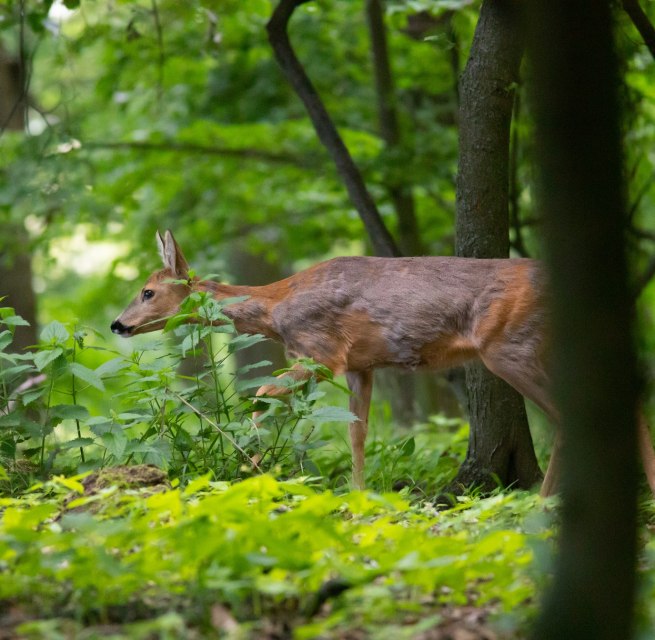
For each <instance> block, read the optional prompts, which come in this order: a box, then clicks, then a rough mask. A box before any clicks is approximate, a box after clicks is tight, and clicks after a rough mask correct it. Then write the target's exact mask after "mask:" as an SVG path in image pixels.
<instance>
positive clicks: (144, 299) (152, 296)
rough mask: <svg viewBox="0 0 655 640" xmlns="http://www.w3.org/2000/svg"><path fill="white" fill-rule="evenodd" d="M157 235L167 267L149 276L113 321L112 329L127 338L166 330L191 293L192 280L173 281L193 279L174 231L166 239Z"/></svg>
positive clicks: (166, 235)
mask: <svg viewBox="0 0 655 640" xmlns="http://www.w3.org/2000/svg"><path fill="white" fill-rule="evenodd" d="M156 238H157V246H158V248H159V254H160V255H161V258H162V260H163V262H164V268H163V269H161V270H159V271H155V272H154V273H153V274H152V275H151V276H150V277H149V278H148V280H147V281H146V283H145V285H143V288H142V289H141V291H140V292H139V294H138V295H137V296H136V298H134V300H132V302H130V304H129V305H128V306H127V308H126V309H125V311H123V313H121V314H120V315H119V316H118V318H116V320H114V322H112V323H111V330H112V331H113V332H114V333H117V334H118V335H120V336H122V337H124V338H129V337H131V336H134V335H136V334H137V333H147V332H149V331H156V330H157V329H163V328H164V325H165V324H166V321H167V320H168V318H170V317H171V316H172V315H175V314H176V313H177V312H178V310H179V308H180V303H181V302H182V300H184V298H186V297H187V296H188V295H189V293H190V292H191V288H190V285H189V284H188V283H185V284H181V283H176V282H172V281H173V280H188V278H189V265H188V264H187V261H186V259H185V257H184V254H183V253H182V250H181V249H180V247H179V246H178V244H177V242H175V238H174V237H173V234H172V233H171V232H170V231H166V233H165V234H164V237H163V238H162V237H161V234H160V233H159V231H157V234H156Z"/></svg>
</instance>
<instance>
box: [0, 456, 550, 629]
mask: <svg viewBox="0 0 655 640" xmlns="http://www.w3.org/2000/svg"><path fill="white" fill-rule="evenodd" d="M147 469H149V468H146V470H147ZM122 470H123V472H124V473H125V474H126V477H127V479H128V480H129V478H130V477H131V476H132V475H134V477H136V478H138V476H139V473H141V474H142V473H143V468H142V467H141V468H140V467H136V468H122ZM120 472H121V471H120V470H119V471H115V472H114V473H115V474H119V473H120ZM83 483H84V484H83ZM174 484H175V483H174ZM0 504H2V507H3V510H4V511H3V514H2V520H1V522H0V567H1V572H2V578H1V581H0V603H1V604H2V605H3V606H0V611H5V612H8V613H5V615H4V619H3V618H0V619H1V620H2V622H3V624H4V626H5V628H7V627H8V626H12V628H13V630H14V632H15V633H16V634H18V636H19V637H26V638H55V637H80V638H82V637H85V638H92V637H105V636H107V635H109V636H110V637H115V638H123V637H130V638H150V637H167V638H178V637H179V638H183V637H229V638H267V637H271V638H273V637H289V638H291V637H293V638H299V639H300V638H306V639H310V638H321V637H325V638H331V637H362V638H368V637H370V638H391V637H397V638H417V637H420V635H419V634H420V633H421V632H422V631H424V630H426V629H430V628H433V627H436V626H438V625H439V623H440V622H441V623H444V622H445V621H447V620H448V619H449V617H451V616H452V615H456V614H454V613H453V612H457V611H458V610H468V611H472V610H475V611H479V612H480V614H479V616H480V619H481V620H483V621H484V624H485V625H486V624H494V625H495V626H496V627H497V628H498V629H501V630H503V631H502V633H503V634H505V635H503V636H502V637H508V638H509V637H520V633H521V630H522V629H525V625H526V624H527V622H528V621H529V619H530V617H531V615H532V614H533V612H534V603H535V600H534V596H535V590H536V589H537V588H538V587H540V586H541V585H542V583H543V581H544V575H545V573H546V570H547V567H548V564H549V557H550V548H551V544H552V543H551V533H552V530H551V514H550V510H549V509H548V508H547V507H546V506H545V505H544V503H543V502H542V501H541V500H540V499H539V498H537V497H536V496H535V495H533V494H527V493H514V494H511V495H502V494H499V495H497V496H494V497H491V498H487V499H483V500H465V501H463V502H461V504H460V505H459V506H458V507H457V508H456V509H452V510H450V511H447V512H442V513H439V512H436V511H435V510H434V509H433V508H432V507H431V505H429V504H425V503H422V504H421V505H411V504H410V503H409V502H408V501H407V500H406V499H404V498H402V497H400V496H399V495H398V494H374V493H361V492H351V493H347V494H344V495H335V494H334V493H332V492H330V491H320V490H318V491H317V490H315V489H313V488H311V487H310V486H308V484H307V483H306V482H304V481H279V480H276V479H274V478H273V477H272V476H270V475H261V476H257V477H253V478H250V479H247V480H244V481H241V482H236V483H233V484H228V483H222V482H213V481H210V480H209V478H208V477H207V476H202V477H199V478H197V479H196V480H195V481H193V482H191V483H189V484H187V485H186V487H184V488H182V487H180V486H174V487H172V486H170V485H168V484H167V481H166V480H165V475H163V476H162V478H161V482H160V483H157V482H155V483H152V482H151V483H150V484H149V485H148V486H147V487H145V488H136V487H133V488H130V487H129V482H127V484H125V483H123V482H117V481H116V478H115V477H114V478H113V479H112V478H109V479H106V478H105V481H104V482H103V481H99V480H98V478H95V477H94V478H93V482H91V483H89V482H88V478H87V479H85V480H82V479H81V478H79V477H78V478H76V477H72V478H63V477H56V478H54V479H53V480H51V481H48V482H46V483H43V484H38V485H36V486H35V487H33V488H32V489H31V490H30V491H29V492H27V493H25V494H24V495H23V496H21V497H20V498H5V499H3V500H2V502H0ZM12 616H13V618H12ZM10 618H11V619H10ZM346 631H348V632H349V633H354V632H355V631H357V632H358V633H360V635H352V636H344V635H343V634H344V633H346ZM77 634H80V635H77Z"/></svg>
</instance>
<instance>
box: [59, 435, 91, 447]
mask: <svg viewBox="0 0 655 640" xmlns="http://www.w3.org/2000/svg"><path fill="white" fill-rule="evenodd" d="M93 443H94V440H93V438H75V439H73V440H69V441H68V442H64V443H63V444H62V445H60V446H61V448H62V449H79V448H80V447H87V446H88V445H90V444H93Z"/></svg>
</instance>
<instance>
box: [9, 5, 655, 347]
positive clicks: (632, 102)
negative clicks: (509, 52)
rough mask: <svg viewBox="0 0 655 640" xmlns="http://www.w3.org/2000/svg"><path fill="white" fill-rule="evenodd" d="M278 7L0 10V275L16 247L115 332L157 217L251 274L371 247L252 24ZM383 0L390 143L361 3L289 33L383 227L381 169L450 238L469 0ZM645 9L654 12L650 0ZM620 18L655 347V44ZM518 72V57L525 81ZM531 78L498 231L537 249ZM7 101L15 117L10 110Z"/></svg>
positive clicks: (206, 259)
mask: <svg viewBox="0 0 655 640" xmlns="http://www.w3.org/2000/svg"><path fill="white" fill-rule="evenodd" d="M273 7H274V3H272V2H270V1H269V0H213V1H211V0H189V1H188V2H183V3H182V2H177V1H176V0H140V1H134V0H114V1H92V0H81V1H80V0H64V1H59V0H58V1H57V2H52V1H51V0H41V1H38V0H10V1H7V2H4V3H3V4H2V6H0V47H1V51H2V64H3V67H4V69H3V73H2V75H1V78H0V82H2V83H4V85H5V86H4V87H3V90H4V94H5V95H6V96H11V95H17V96H18V98H20V97H23V98H24V100H23V101H22V102H21V101H20V100H14V102H13V103H12V102H7V101H6V102H7V104H5V107H4V113H3V114H2V115H3V122H2V136H1V137H0V145H1V148H2V153H1V154H0V224H1V225H2V227H1V228H2V233H1V234H0V259H1V260H2V265H3V268H4V269H5V271H3V272H2V274H0V277H2V278H3V279H4V280H5V281H4V282H0V288H1V289H3V290H4V289H6V288H8V287H9V280H10V279H12V276H11V274H12V269H14V272H15V270H17V269H20V262H19V260H18V258H17V256H18V255H19V254H20V253H22V254H23V255H24V254H25V253H27V254H28V256H29V259H30V262H31V265H32V268H33V271H34V278H33V284H34V287H35V291H36V296H37V300H38V305H37V307H38V320H39V321H40V322H41V323H42V324H45V323H46V322H48V321H51V320H53V319H57V320H60V321H63V322H76V323H79V324H82V325H86V326H89V327H92V328H93V329H95V330H97V331H99V332H100V334H101V335H102V338H103V339H106V340H107V341H108V343H109V344H110V345H111V346H113V347H117V346H118V341H117V339H114V338H113V337H110V335H109V331H108V325H109V322H110V321H111V320H112V319H113V318H114V317H115V315H116V314H117V312H118V311H119V310H120V309H121V308H122V307H123V306H124V305H125V303H126V302H127V300H128V299H130V298H131V297H132V295H133V294H134V291H135V289H136V288H137V287H138V286H140V284H139V283H140V281H141V279H142V278H143V277H144V276H145V275H146V274H147V273H148V272H149V271H151V270H152V269H154V268H156V267H158V257H157V255H156V251H155V244H154V238H153V236H154V232H155V230H156V229H165V228H171V229H173V230H174V231H175V233H176V237H177V239H178V241H179V242H180V244H181V246H182V247H183V248H184V251H185V253H186V254H187V258H188V259H189V261H190V262H191V264H193V265H194V268H195V269H196V271H197V272H198V273H200V274H203V273H219V274H221V276H222V277H224V278H225V279H226V280H228V281H233V282H235V281H238V282H242V283H250V284H257V283H261V282H264V281H270V280H275V279H279V278H280V277H282V276H284V275H285V274H288V273H291V272H293V271H295V270H298V269H299V268H302V267H305V266H307V265H309V264H311V263H313V262H315V261H318V260H320V259H323V258H326V257H329V256H331V255H335V254H352V253H366V252H370V247H369V245H368V243H367V238H366V237H365V233H364V230H363V226H362V224H361V222H360V219H359V217H358V215H357V213H356V211H355V210H354V208H353V206H352V205H351V203H350V202H349V200H348V197H347V194H346V192H345V190H344V188H343V187H342V185H341V184H340V182H339V180H338V178H337V176H336V172H335V170H334V167H333V165H332V163H331V161H330V160H329V158H328V156H327V154H326V152H325V151H324V149H323V148H322V146H321V145H320V143H319V142H318V140H317V138H316V135H315V132H314V129H313V127H312V125H311V123H310V121H309V119H308V118H307V116H306V113H305V111H304V108H303V107H302V104H301V103H300V101H299V100H298V98H297V97H296V95H295V94H294V93H293V91H292V90H291V88H290V87H289V85H288V84H287V82H286V80H285V79H284V78H283V76H282V74H281V72H280V70H279V69H278V67H277V65H276V63H275V61H274V59H273V55H272V52H271V49H270V46H269V44H268V41H267V38H266V31H265V24H266V22H267V20H268V19H269V17H270V15H271V11H272V9H273ZM385 8H386V12H385V20H386V30H387V37H388V40H389V50H390V53H389V57H390V62H391V65H392V68H393V73H394V82H395V92H394V95H393V96H392V104H393V106H394V107H395V108H396V110H397V115H398V119H399V125H400V140H399V142H398V144H395V145H388V144H385V142H384V140H383V137H382V136H381V134H380V127H379V123H378V115H377V107H376V100H377V96H376V93H375V86H374V81H373V71H372V64H373V63H372V54H371V38H370V33H369V30H368V27H367V23H366V15H365V3H359V2H352V1H351V0H320V1H317V2H311V3H308V4H306V5H303V6H301V7H300V8H299V9H298V10H297V11H296V12H295V14H294V17H293V20H292V22H291V27H290V30H291V38H292V41H293V44H294V46H295V47H296V49H297V52H298V54H299V57H300V59H301V60H302V62H303V64H304V65H305V66H306V69H307V71H308V74H309V76H310V77H311V78H312V80H313V82H314V83H315V85H316V87H317V89H318V91H319V93H320V95H321V96H322V98H323V99H324V101H325V103H326V106H327V108H328V110H329V112H330V114H331V115H332V117H333V118H334V120H335V122H336V123H337V125H338V127H339V130H340V132H341V134H342V135H343V137H344V139H345V141H346V143H347V145H348V147H349V149H350V151H351V152H352V154H353V155H354V157H355V159H356V161H357V163H358V164H359V166H360V167H361V169H362V171H363V174H364V177H365V179H366V182H367V186H368V187H369V189H370V191H371V193H372V194H373V196H374V199H375V201H376V203H377V205H378V207H379V209H380V211H381V213H382V216H383V218H384V220H385V222H386V223H387V225H388V226H389V228H390V229H391V231H392V233H394V234H396V233H397V218H396V215H395V211H394V203H393V199H392V197H391V194H390V187H391V186H393V185H398V184H401V185H403V187H405V188H407V189H408V190H409V191H410V192H411V196H412V198H413V201H414V206H415V210H416V214H417V217H418V225H419V235H420V243H421V246H422V247H423V249H424V251H425V253H427V254H434V255H437V254H446V255H447V254H451V253H452V252H453V229H454V209H455V173H456V163H457V107H458V96H457V79H458V76H459V73H460V72H461V70H462V69H463V66H464V64H465V62H466V59H467V54H468V49H469V46H470V43H471V39H472V35H473V30H474V27H475V23H476V19H477V15H478V9H479V2H476V1H469V0H432V1H427V0H412V1H410V0H392V1H390V2H388V3H386V5H385ZM644 8H645V10H646V11H650V13H651V14H653V15H654V17H655V10H651V5H645V7H644ZM618 14H619V21H618V39H619V44H620V48H621V53H622V56H623V64H624V77H625V81H626V84H625V91H624V97H625V103H626V106H627V107H628V108H627V109H626V120H625V141H626V151H627V156H628V163H627V166H628V171H629V175H628V180H629V189H630V193H629V198H630V203H631V207H630V212H631V214H630V218H629V219H628V220H626V232H627V234H628V237H629V238H630V240H631V244H632V248H633V250H634V251H633V256H634V264H635V286H636V287H637V288H638V289H639V290H640V291H641V297H640V302H641V303H642V304H641V308H642V313H641V314H640V317H641V319H642V321H643V322H644V326H645V328H646V329H647V330H645V331H643V332H642V336H641V342H642V345H641V346H642V347H643V353H644V354H645V355H646V356H648V355H650V354H652V353H653V352H654V351H655V333H654V332H653V331H651V330H650V328H651V319H650V316H649V310H650V309H651V308H652V306H653V303H655V300H654V299H653V298H654V296H655V289H654V288H653V287H649V286H647V283H648V282H650V275H651V274H652V273H653V272H655V262H654V261H653V260H654V254H655V251H654V247H653V243H654V241H655V233H654V232H652V231H649V229H652V228H654V227H655V224H654V223H655V220H654V219H653V218H654V217H655V200H654V197H655V188H654V185H653V179H652V178H653V171H654V162H655V154H654V152H653V149H654V148H655V145H654V144H653V142H654V140H653V139H654V138H655V110H654V107H653V100H652V97H653V92H654V91H655V89H653V87H655V82H653V79H654V78H653V73H654V71H653V58H652V56H651V54H650V53H649V51H648V49H647V48H646V47H645V46H644V45H643V43H642V40H641V37H640V36H639V34H638V33H637V31H636V30H635V29H634V27H633V26H632V24H631V22H630V20H629V19H628V17H627V16H626V15H624V14H623V13H621V12H618ZM529 74H530V70H529V68H527V67H525V65H524V69H523V72H522V75H523V79H524V80H527V79H529ZM12 92H13V93H12ZM525 93H526V92H525V90H524V87H523V86H521V87H519V91H518V94H517V95H518V99H517V104H516V109H515V118H514V123H513V136H512V146H513V148H512V159H513V160H512V185H513V193H512V197H511V215H512V244H513V250H514V252H515V253H516V254H517V255H530V256H534V257H538V254H539V248H538V245H539V229H540V223H539V212H538V211H536V210H535V207H534V205H533V197H532V191H533V189H532V183H533V176H532V163H531V153H532V149H531V143H530V127H531V125H530V109H529V104H528V102H527V99H525ZM12 104H13V106H12ZM17 110H18V111H21V112H22V114H21V115H23V116H24V117H23V118H22V120H21V121H19V122H18V125H16V122H15V119H16V116H17V113H16V112H17ZM12 118H13V120H14V125H13V126H12ZM593 223H594V221H593V217H592V216H590V220H589V224H590V225H593ZM580 242H581V243H582V242H584V238H580ZM5 304H7V301H5ZM8 304H12V303H11V300H10V301H9V302H8Z"/></svg>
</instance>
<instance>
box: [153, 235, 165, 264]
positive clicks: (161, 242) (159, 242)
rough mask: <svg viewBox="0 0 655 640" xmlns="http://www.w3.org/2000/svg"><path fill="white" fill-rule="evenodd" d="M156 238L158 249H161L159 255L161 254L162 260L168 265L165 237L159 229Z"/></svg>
mask: <svg viewBox="0 0 655 640" xmlns="http://www.w3.org/2000/svg"><path fill="white" fill-rule="evenodd" d="M155 239H156V240H157V251H159V255H160V256H161V259H162V262H163V263H164V266H165V267H166V266H168V265H167V264H166V249H165V246H164V239H163V238H162V237H161V233H159V231H157V232H156V233H155Z"/></svg>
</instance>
